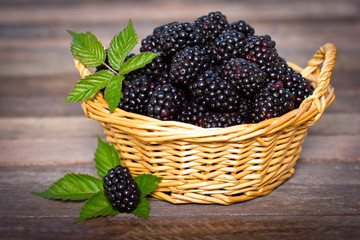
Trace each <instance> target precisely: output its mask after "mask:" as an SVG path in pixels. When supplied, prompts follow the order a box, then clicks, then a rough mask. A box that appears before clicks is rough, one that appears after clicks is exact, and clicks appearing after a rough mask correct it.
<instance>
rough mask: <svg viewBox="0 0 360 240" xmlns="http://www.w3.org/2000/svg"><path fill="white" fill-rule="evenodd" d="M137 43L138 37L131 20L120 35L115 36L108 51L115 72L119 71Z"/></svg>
mask: <svg viewBox="0 0 360 240" xmlns="http://www.w3.org/2000/svg"><path fill="white" fill-rule="evenodd" d="M137 42H138V38H137V35H136V33H135V30H134V28H133V25H132V22H131V20H129V23H128V25H127V27H126V28H124V30H122V31H121V32H120V33H119V34H117V35H115V36H114V38H113V39H112V40H111V43H110V47H109V49H108V57H109V63H110V65H111V67H113V68H114V69H115V70H119V69H120V67H121V65H122V63H123V62H124V60H125V57H126V56H127V55H129V53H130V52H131V50H132V49H133V48H134V47H135V45H136V44H137Z"/></svg>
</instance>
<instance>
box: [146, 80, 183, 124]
mask: <svg viewBox="0 0 360 240" xmlns="http://www.w3.org/2000/svg"><path fill="white" fill-rule="evenodd" d="M182 100H183V93H182V92H181V91H179V90H178V89H177V88H176V87H174V86H173V85H171V84H159V85H157V86H156V88H155V90H154V91H153V93H152V95H151V97H150V100H149V102H148V104H147V108H146V114H147V115H148V116H149V117H153V118H157V119H160V120H175V119H176V117H177V113H178V110H179V108H180V106H181V104H182Z"/></svg>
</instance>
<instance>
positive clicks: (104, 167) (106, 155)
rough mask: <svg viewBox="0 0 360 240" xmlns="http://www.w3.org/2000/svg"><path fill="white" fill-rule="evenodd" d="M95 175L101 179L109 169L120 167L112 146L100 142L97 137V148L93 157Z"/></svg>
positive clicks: (117, 156) (118, 158) (117, 155)
mask: <svg viewBox="0 0 360 240" xmlns="http://www.w3.org/2000/svg"><path fill="white" fill-rule="evenodd" d="M94 161H95V168H96V169H97V175H98V176H99V177H101V178H103V177H104V176H105V175H106V174H107V172H108V170H109V169H110V168H114V167H116V166H117V165H120V157H119V154H118V153H117V151H116V149H115V148H114V146H113V145H109V144H108V143H106V142H104V141H102V140H101V138H100V137H99V136H98V146H97V149H96V152H95V155H94Z"/></svg>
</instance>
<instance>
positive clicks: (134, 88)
mask: <svg viewBox="0 0 360 240" xmlns="http://www.w3.org/2000/svg"><path fill="white" fill-rule="evenodd" d="M132 76H134V79H132V80H131V79H130V81H127V83H128V85H127V86H126V85H125V84H123V89H124V90H123V98H122V99H121V101H120V104H119V107H120V108H121V109H123V110H125V111H128V112H133V113H140V114H144V113H146V107H147V104H148V102H149V99H150V96H151V95H152V92H153V90H154V88H155V86H156V85H155V84H154V83H152V82H151V81H149V80H148V79H147V78H146V77H144V76H136V75H132ZM128 78H129V77H128V76H126V78H125V80H127V79H128Z"/></svg>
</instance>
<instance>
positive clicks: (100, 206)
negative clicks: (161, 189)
mask: <svg viewBox="0 0 360 240" xmlns="http://www.w3.org/2000/svg"><path fill="white" fill-rule="evenodd" d="M94 161H95V168H96V170H97V175H98V176H99V177H100V179H99V178H96V177H93V176H90V175H87V174H74V173H69V174H66V175H65V176H64V177H62V178H60V179H59V180H57V181H56V182H54V183H53V184H52V185H51V186H50V187H49V188H48V189H46V190H45V191H43V192H32V193H33V194H34V195H36V196H39V197H43V198H47V199H56V200H63V201H65V200H74V201H80V200H87V201H86V202H85V204H84V205H83V206H82V208H81V211H80V214H79V217H78V219H77V220H76V222H80V221H83V220H86V219H89V218H93V217H98V216H107V215H116V214H118V213H119V211H118V210H115V209H113V207H112V206H111V203H110V202H109V200H108V199H107V198H106V196H105V194H104V189H103V180H102V179H103V177H104V176H105V175H106V174H107V172H108V170H109V169H110V168H114V167H116V166H117V165H120V161H121V159H120V157H119V155H118V153H117V151H116V149H115V148H114V146H113V145H109V144H108V143H106V142H104V141H102V140H101V139H100V137H98V146H97V149H96V152H95V154H94ZM161 179H162V178H161V177H157V176H155V175H152V174H141V175H139V176H137V177H134V181H135V182H136V183H137V185H138V187H139V189H140V192H141V199H140V202H139V203H138V205H137V206H136V208H135V210H134V211H133V212H132V213H133V214H134V215H136V216H139V217H143V218H148V216H149V203H148V200H147V199H146V196H147V195H148V194H150V193H151V192H153V191H154V189H155V188H156V187H157V185H158V183H159V182H160V181H161Z"/></svg>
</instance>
